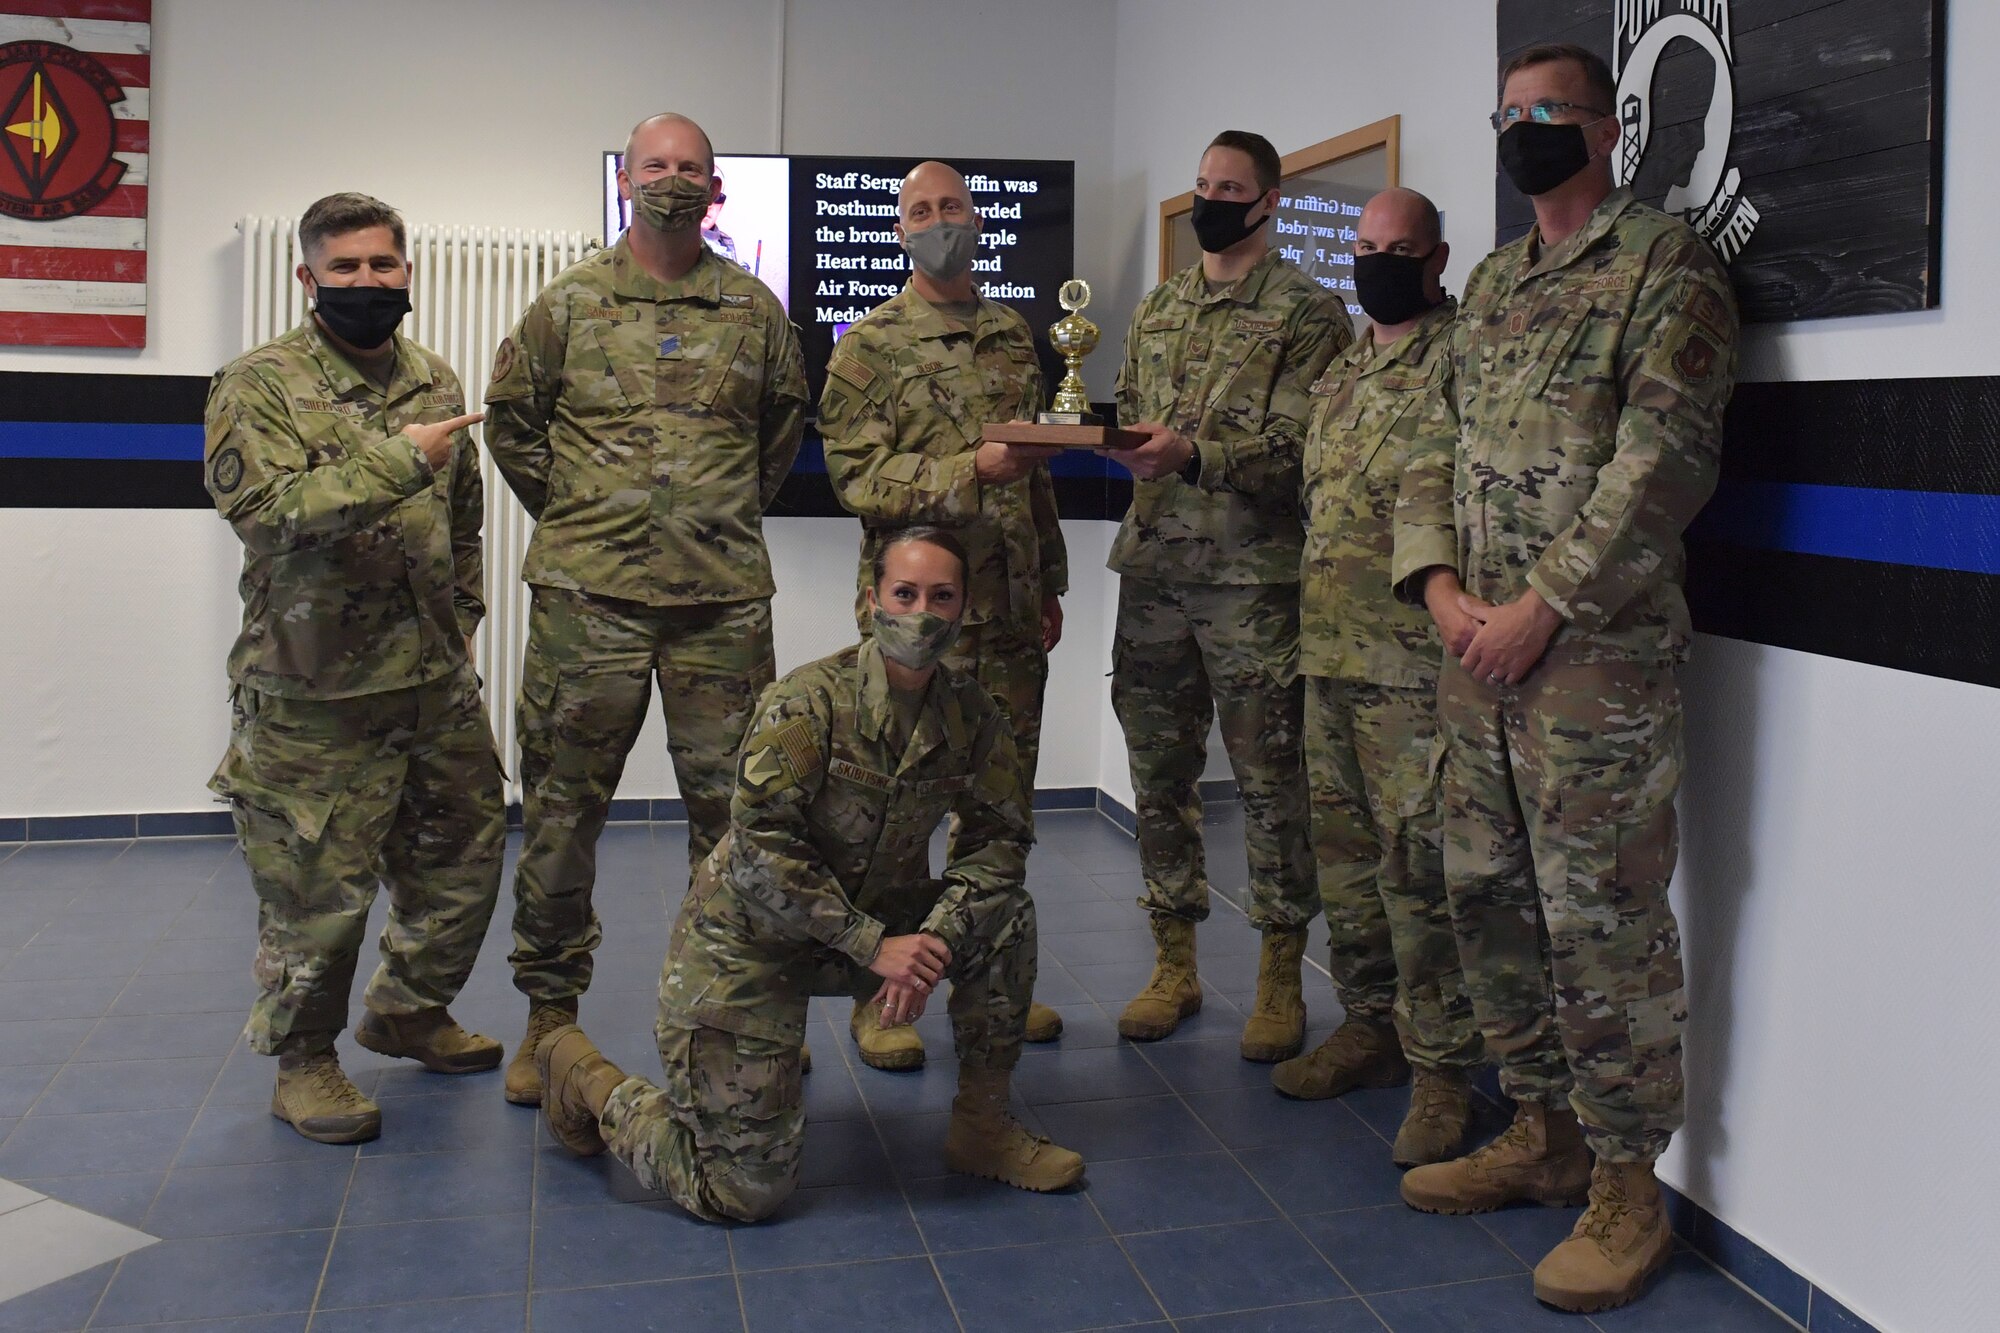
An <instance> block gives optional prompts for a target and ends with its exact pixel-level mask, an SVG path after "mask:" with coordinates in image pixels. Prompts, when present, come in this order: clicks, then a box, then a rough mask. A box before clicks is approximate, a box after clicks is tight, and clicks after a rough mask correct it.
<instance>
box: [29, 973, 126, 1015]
mask: <svg viewBox="0 0 2000 1333" xmlns="http://www.w3.org/2000/svg"><path fill="white" fill-rule="evenodd" d="M124 987H125V978H123V977H59V978H50V979H48V980H45V981H0V1020H3V1021H7V1022H16V1023H18V1022H27V1021H30V1020H35V1019H43V1018H96V1017H97V1016H98V1015H99V1014H102V1013H103V1012H104V1011H105V1010H107V1009H109V1008H110V1007H111V1006H112V1003H113V1002H114V1001H116V1000H117V999H118V993H119V991H121V990H123V989H124Z"/></svg>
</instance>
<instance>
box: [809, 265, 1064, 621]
mask: <svg viewBox="0 0 2000 1333" xmlns="http://www.w3.org/2000/svg"><path fill="white" fill-rule="evenodd" d="M1041 405H1042V372H1041V366H1040V364H1039V363H1038V362H1037V361H1036V360H1035V340H1034V335H1032V334H1031V333H1029V332H1028V325H1027V321H1025V320H1023V319H1022V318H1021V317H1020V315H1018V314H1016V313H1015V312H1014V311H1012V310H1009V309H1008V308H1007V307H1006V306H1004V305H999V304H997V303H995V302H992V301H987V300H983V299H982V300H981V301H980V302H979V313H978V317H977V320H976V322H975V325H974V327H973V328H972V329H971V330H969V331H968V330H965V329H961V328H959V327H957V326H956V325H953V324H951V323H949V322H947V321H946V319H945V317H944V316H943V315H941V314H939V313H938V311H937V309H936V308H935V307H933V306H932V305H931V304H930V302H928V301H926V300H924V298H923V297H921V296H919V295H917V291H916V288H915V287H913V286H906V287H904V288H903V290H902V291H901V292H900V293H899V294H897V295H896V296H894V297H892V298H891V299H889V300H888V301H885V302H884V303H883V304H881V305H879V306H877V307H876V308H875V309H874V310H871V311H870V312H869V313H868V315H867V317H866V318H864V319H862V320H860V321H859V322H858V323H856V324H855V325H854V327H852V328H850V329H849V330H848V331H847V333H846V335H845V336H844V337H842V338H841V340H840V344H839V346H837V347H836V348H834V353H833V359H832V361H831V362H830V363H829V364H828V366H827V375H826V392H825V393H824V394H823V395H822V396H821V398H820V408H819V429H820V434H821V436H822V437H823V438H824V439H825V441H826V470H827V474H828V476H829V477H830V478H831V479H832V481H833V487H834V491H835V492H836V493H837V494H838V495H839V496H840V502H841V503H842V504H843V505H845V506H847V508H848V509H850V510H851V511H853V512H854V513H855V514H857V515H859V516H860V518H861V522H862V525H863V528H864V530H865V531H864V535H863V538H862V545H861V564H862V568H863V570H864V571H865V570H866V569H867V567H868V566H869V564H870V562H872V561H873V560H874V558H875V547H876V544H877V542H878V540H879V533H880V531H881V530H882V529H884V528H890V527H900V526H902V525H905V524H909V523H934V524H937V525H938V526H940V527H946V528H950V529H952V530H953V532H954V534H955V535H956V536H957V537H958V539H959V540H960V541H961V542H963V543H964V544H965V553H966V557H967V571H968V580H967V581H968V589H967V598H966V606H965V619H966V621H967V622H968V623H970V624H980V623H985V622H989V621H997V622H1004V623H1006V624H1007V625H1009V626H1011V627H1012V628H1013V629H1014V630H1016V631H1017V632H1018V633H1019V634H1021V635H1022V636H1024V637H1027V638H1030V639H1034V640H1036V641H1037V642H1039V640H1040V638H1041V618H1042V599H1043V598H1044V597H1053V596H1056V595H1057V594H1060V593H1064V592H1067V591H1068V590H1069V563H1068V557H1067V555H1066V553H1065V551H1064V547H1063V537H1062V529H1061V527H1060V526H1059V525H1058V523H1057V521H1056V493H1055V484H1054V483H1053V482H1052V481H1051V480H1050V479H1049V470H1048V467H1047V466H1046V465H1037V466H1036V468H1035V470H1034V471H1033V472H1031V473H1029V474H1028V476H1027V477H1025V478H1024V479H1022V480H1020V481H1017V482H1013V483H1011V484H1009V485H1006V486H993V485H988V484H986V483H984V482H982V481H980V480H979V478H978V477H977V476H976V475H974V473H973V464H972V456H973V451H974V450H976V449H977V448H978V447H979V436H980V428H981V427H982V426H984V425H985V424H986V423H988V422H992V421H1012V420H1015V419H1017V418H1028V419H1032V417H1033V415H1034V413H1036V412H1038V411H1040V410H1041ZM862 581H863V583H864V584H865V583H867V582H870V581H871V580H870V579H869V578H868V577H867V575H866V574H865V573H864V574H863V576H862Z"/></svg>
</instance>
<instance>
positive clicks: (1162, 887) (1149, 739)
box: [1111, 574, 1319, 930]
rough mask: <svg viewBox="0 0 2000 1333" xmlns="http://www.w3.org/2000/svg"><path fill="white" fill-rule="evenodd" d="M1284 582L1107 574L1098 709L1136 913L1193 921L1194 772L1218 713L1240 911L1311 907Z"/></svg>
mask: <svg viewBox="0 0 2000 1333" xmlns="http://www.w3.org/2000/svg"><path fill="white" fill-rule="evenodd" d="M1298 644H1299V588H1298V585H1297V584H1296V583H1272V584H1249V585H1225V586H1213V585H1207V584H1197V583H1178V582H1168V581H1165V580H1160V579H1145V578H1138V577H1136V576H1133V575H1130V574H1127V575H1125V576H1123V577H1122V578H1121V579H1120V581H1119V588H1118V623H1117V633H1116V636H1115V638H1114V639H1113V641H1112V649H1111V706H1112V709H1113V710H1114V711H1115V712H1116V713H1117V715H1118V722H1119V725H1120V726H1122V727H1123V728H1124V729H1125V748H1126V752H1127V754H1128V757H1129V759H1130V762H1131V766H1132V790H1133V792H1134V794H1135V800H1136V803H1137V805H1138V816H1139V868H1140V870H1141V872H1142V873H1143V874H1144V876H1145V893H1144V895H1143V896H1142V897H1141V898H1140V899H1139V905H1140V906H1141V907H1143V908H1145V909H1146V910H1147V911H1148V912H1150V913H1154V914H1158V915H1165V916H1176V917H1181V918H1183V919H1185V920H1188V921H1201V920H1204V919H1206V918H1207V916H1208V871H1207V862H1206V860H1205V859H1204V855H1203V850H1202V841H1201V792H1200V789H1199V786H1198V784H1199V782H1200V780H1201V772H1202V769H1203V767H1205V766H1206V764H1207V762H1208V729H1209V724H1210V722H1211V720H1212V719H1213V718H1214V717H1215V716H1216V714H1217V711H1218V709H1219V711H1220V714H1221V719H1222V742H1223V746H1224V748H1226V749H1227V750H1228V752H1229V762H1230V766H1231V768H1232V769H1233V770H1234V771H1235V775H1236V785H1237V788H1238V790H1239V791H1240V792H1241V794H1242V799H1243V843H1244V850H1245V851H1246V852H1247V854H1248V856H1249V861H1250V894H1251V904H1250V907H1249V916H1250V921H1251V923H1252V924H1253V925H1255V926H1256V927H1257V928H1258V929H1259V930H1303V929H1305V928H1306V926H1307V925H1308V924H1309V923H1310V922H1311V921H1312V918H1313V916H1314V914H1315V913H1316V912H1317V911H1318V910H1319V904H1318V895H1317V893H1316V892H1315V889H1314V884H1313V873H1312V864H1313V862H1312V849H1311V845H1310V835H1309V820H1310V810H1309V798H1308V794H1307V790H1306V772H1305V762H1304V757H1303V756H1302V754H1301V753H1300V751H1301V735H1302V732H1303V730H1304V717H1303V714H1304V708H1305V684H1304V682H1303V680H1302V679H1301V678H1300V677H1299V675H1298V670H1297V663H1298Z"/></svg>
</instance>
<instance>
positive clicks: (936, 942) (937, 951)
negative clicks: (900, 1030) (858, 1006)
mask: <svg viewBox="0 0 2000 1333" xmlns="http://www.w3.org/2000/svg"><path fill="white" fill-rule="evenodd" d="M950 966H951V950H950V949H948V948H946V947H945V942H944V941H943V940H941V939H939V938H938V937H937V936H935V935H925V934H922V933H918V934H915V935H891V936H889V937H888V938H886V939H884V940H883V941H882V945H881V947H880V948H878V949H877V950H876V951H875V958H874V961H873V962H871V963H869V964H868V970H869V971H870V972H873V973H874V974H875V975H876V976H878V977H880V978H882V987H881V989H880V990H877V991H876V992H875V1000H876V1001H877V1002H879V1003H880V1004H881V1006H882V1026H883V1027H900V1026H901V1025H903V1024H904V1023H914V1022H916V1021H917V1020H918V1019H919V1018H922V1017H923V1016H924V1005H925V1004H927V1003H928V1002H929V1001H930V998H931V992H932V991H933V990H935V989H936V988H937V984H938V982H940V981H942V980H943V979H944V970H945V969H946V968H947V967H950Z"/></svg>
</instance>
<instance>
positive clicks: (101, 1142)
mask: <svg viewBox="0 0 2000 1333" xmlns="http://www.w3.org/2000/svg"><path fill="white" fill-rule="evenodd" d="M193 1120H194V1111H193V1110H192V1109H182V1110H170V1111H113V1112H106V1113H103V1114H99V1115H40V1114H37V1115H32V1116H29V1117H28V1118H27V1119H26V1120H23V1121H22V1122H21V1123H20V1125H19V1126H17V1127H16V1128H15V1130H14V1132H13V1133H12V1134H10V1135H8V1136H7V1142H6V1143H5V1144H0V1177H5V1178H7V1179H10V1180H12V1179H18V1178H20V1177H21V1176H32V1175H47V1176H79V1175H101V1174H103V1173H105V1172H108V1171H153V1170H164V1169H165V1168H166V1167H167V1166H169V1165H170V1164H171V1163H172V1162H173V1160H174V1155H175V1154H176V1153H177V1152H179V1151H180V1147H181V1141H182V1140H183V1139H185V1138H186V1137H187V1133H188V1126H189V1125H190V1124H191V1123H192V1122H193Z"/></svg>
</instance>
